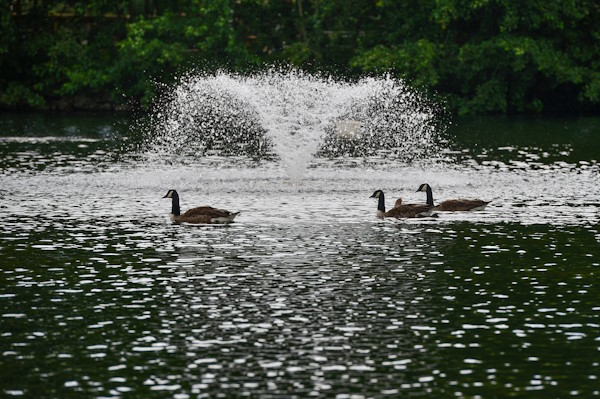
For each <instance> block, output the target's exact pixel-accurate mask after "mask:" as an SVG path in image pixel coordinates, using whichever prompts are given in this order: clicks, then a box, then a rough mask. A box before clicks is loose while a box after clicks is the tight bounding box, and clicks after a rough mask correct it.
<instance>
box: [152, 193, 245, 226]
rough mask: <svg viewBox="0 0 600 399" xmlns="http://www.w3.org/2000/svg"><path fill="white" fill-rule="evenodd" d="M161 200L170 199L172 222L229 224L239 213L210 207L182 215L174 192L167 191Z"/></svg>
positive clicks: (196, 209) (189, 211) (194, 209)
mask: <svg viewBox="0 0 600 399" xmlns="http://www.w3.org/2000/svg"><path fill="white" fill-rule="evenodd" d="M163 198H172V207H171V214H170V215H169V216H170V217H171V221H172V222H187V223H202V224H219V223H231V222H233V219H235V217H236V216H237V214H238V213H239V212H229V211H226V210H224V209H217V208H213V207H212V206H199V207H197V208H192V209H189V210H187V211H186V212H185V213H184V214H183V215H182V214H181V210H180V209H179V194H177V191H175V190H169V191H168V192H167V195H165V196H164V197H163Z"/></svg>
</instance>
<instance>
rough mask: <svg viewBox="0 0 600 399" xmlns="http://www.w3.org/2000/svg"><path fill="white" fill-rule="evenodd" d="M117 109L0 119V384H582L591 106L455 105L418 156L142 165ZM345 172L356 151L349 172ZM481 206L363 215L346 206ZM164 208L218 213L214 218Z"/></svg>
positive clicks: (593, 187)
mask: <svg viewBox="0 0 600 399" xmlns="http://www.w3.org/2000/svg"><path fill="white" fill-rule="evenodd" d="M127 132H128V130H127V123H123V121H121V120H119V119H116V118H107V117H93V116H78V117H73V116H64V117H58V116H40V115H4V116H2V117H1V118H0V154H1V157H0V158H1V165H0V166H1V173H0V200H1V203H0V204H1V205H0V225H1V226H2V229H1V230H0V231H1V233H0V323H1V324H0V352H1V354H2V356H1V357H0V376H1V378H0V392H2V396H5V397H13V396H23V397H32V398H43V397H48V398H55V397H60V398H69V397H74V398H75V397H77V398H79V397H113V398H119V397H121V398H164V397H174V398H195V397H238V396H249V397H267V398H283V397H308V396H315V397H336V398H361V397H365V398H366V397H376V398H379V397H425V398H432V397H465V398H475V397H480V398H505V397H523V398H530V397H540V396H542V395H543V396H547V397H570V396H575V397H584V398H586V397H595V396H600V388H599V387H600V383H599V382H598V377H599V376H600V328H599V327H600V300H599V299H598V298H600V286H599V284H598V277H599V273H600V250H599V249H600V245H599V244H600V228H599V226H598V223H599V221H600V212H599V209H600V208H599V207H600V201H599V193H600V190H599V182H600V178H599V167H598V163H597V159H598V158H597V157H598V155H597V154H600V119H598V118H564V119H558V118H557V119H539V120H538V119H504V118H478V119H473V120H466V119H465V120H457V121H455V122H454V123H453V125H452V126H451V128H450V129H449V132H448V135H447V136H448V140H449V142H448V143H447V144H446V151H445V152H444V154H445V155H444V156H445V157H447V158H448V160H447V161H446V162H443V163H440V164H436V165H433V166H432V165H428V166H424V165H405V164H394V163H393V161H387V162H385V163H383V164H381V165H380V166H378V165H377V162H378V160H377V159H371V160H368V162H359V163H358V165H359V166H357V165H356V163H354V162H353V161H352V160H348V161H347V162H346V163H340V162H337V161H336V162H332V161H331V162H330V161H328V160H318V161H317V162H316V163H315V166H314V167H313V168H311V169H309V171H308V172H307V174H306V175H305V178H304V180H302V181H290V180H289V179H287V177H286V175H285V172H284V171H283V170H282V168H280V167H278V165H276V164H273V163H270V162H266V163H263V164H259V165H257V164H256V163H254V162H252V161H248V160H243V159H229V158H220V157H218V156H215V157H209V158H208V159H193V158H191V159H190V158H185V159H181V162H180V163H173V161H172V160H171V159H169V161H168V162H166V161H165V160H164V159H161V158H160V157H157V159H156V158H152V159H147V158H146V159H144V160H143V161H142V160H140V159H138V158H137V157H133V156H132V155H135V154H131V153H128V152H127V151H124V150H123V149H122V148H124V147H123V145H122V144H123V136H124V135H127V134H128V133H127ZM361 165H363V166H361ZM423 182H428V183H430V184H431V185H432V186H433V187H434V195H435V197H436V199H437V198H439V199H444V198H452V197H456V196H467V197H480V198H484V199H489V200H492V201H493V202H492V203H491V204H490V206H489V207H488V208H487V209H486V210H485V211H483V212H478V213H469V214H462V213H461V214H443V215H440V216H439V217H438V218H436V219H427V220H404V221H394V220H385V221H382V220H379V219H377V218H376V217H375V216H374V215H375V210H376V204H375V203H374V202H373V200H372V199H369V198H368V197H369V196H370V195H371V193H372V192H373V191H374V190H375V189H383V190H384V191H385V192H386V193H387V194H388V205H391V204H392V202H393V198H395V197H396V196H398V195H402V196H403V198H404V200H405V201H406V202H416V201H422V200H423V198H422V196H421V193H415V192H414V191H415V190H416V188H417V187H418V185H419V184H420V183H423ZM170 188H176V189H177V190H178V191H179V192H180V195H181V197H182V208H183V209H187V208H189V207H192V206H196V205H201V204H204V203H210V204H212V205H216V206H220V207H224V208H227V209H231V210H241V211H242V214H241V215H240V216H239V217H238V219H236V223H235V224H233V225H231V226H227V227H210V226H188V225H172V224H171V223H170V222H169V221H168V212H169V210H170V204H169V202H168V200H163V199H161V197H162V196H163V195H164V194H165V193H166V191H167V189H170Z"/></svg>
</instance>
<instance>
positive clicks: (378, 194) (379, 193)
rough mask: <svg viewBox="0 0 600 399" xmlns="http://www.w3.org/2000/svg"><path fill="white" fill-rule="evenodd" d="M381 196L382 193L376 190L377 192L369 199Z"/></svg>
mask: <svg viewBox="0 0 600 399" xmlns="http://www.w3.org/2000/svg"><path fill="white" fill-rule="evenodd" d="M382 196H383V191H381V190H377V191H375V192H374V193H373V195H371V197H369V198H379V197H382Z"/></svg>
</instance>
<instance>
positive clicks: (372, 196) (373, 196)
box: [369, 194, 377, 198]
mask: <svg viewBox="0 0 600 399" xmlns="http://www.w3.org/2000/svg"><path fill="white" fill-rule="evenodd" d="M369 198H377V196H376V195H375V194H373V195H371V196H370V197H369Z"/></svg>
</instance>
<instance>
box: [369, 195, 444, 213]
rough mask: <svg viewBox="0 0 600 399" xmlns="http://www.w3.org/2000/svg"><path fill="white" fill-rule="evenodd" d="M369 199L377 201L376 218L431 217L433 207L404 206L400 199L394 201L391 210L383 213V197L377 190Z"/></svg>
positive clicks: (423, 205) (424, 205) (422, 205)
mask: <svg viewBox="0 0 600 399" xmlns="http://www.w3.org/2000/svg"><path fill="white" fill-rule="evenodd" d="M371 198H377V199H379V203H378V204H377V217H380V218H389V217H392V218H415V217H422V216H431V212H432V211H433V206H430V205H427V204H404V205H402V198H399V199H398V200H397V201H396V204H395V206H394V208H393V209H390V210H389V211H387V212H386V211H385V195H384V194H383V191H381V190H377V191H375V192H374V193H373V195H371ZM398 202H400V203H398Z"/></svg>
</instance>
